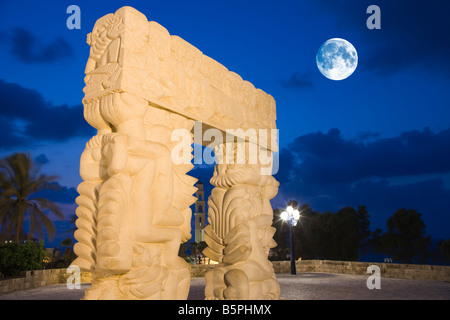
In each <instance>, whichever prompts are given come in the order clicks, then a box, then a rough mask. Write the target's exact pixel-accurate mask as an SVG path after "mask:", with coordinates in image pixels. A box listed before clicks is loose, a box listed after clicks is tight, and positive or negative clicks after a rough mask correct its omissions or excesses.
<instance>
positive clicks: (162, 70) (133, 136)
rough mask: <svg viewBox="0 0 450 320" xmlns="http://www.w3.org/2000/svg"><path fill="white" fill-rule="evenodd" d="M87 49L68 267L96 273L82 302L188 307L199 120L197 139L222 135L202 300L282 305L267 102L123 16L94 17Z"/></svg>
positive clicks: (150, 26) (271, 116) (143, 21)
mask: <svg viewBox="0 0 450 320" xmlns="http://www.w3.org/2000/svg"><path fill="white" fill-rule="evenodd" d="M88 44H89V45H90V46H91V49H90V55H89V58H88V62H87V65H86V77H85V83H86V86H85V88H84V93H85V97H84V99H83V105H84V116H85V118H86V120H87V121H88V123H89V124H90V125H92V126H93V127H94V128H96V129H97V134H96V135H95V136H94V137H92V138H91V139H90V140H89V141H88V142H87V144H86V148H85V150H84V151H83V153H82V155H81V159H80V174H81V177H82V179H83V182H82V183H81V184H80V185H79V187H78V192H79V194H80V196H79V197H78V198H77V200H76V202H77V204H78V208H77V210H76V214H77V216H78V219H77V221H76V225H77V228H78V229H77V230H76V231H75V238H76V239H77V241H78V242H77V243H76V244H75V248H74V250H75V253H76V254H77V256H78V258H77V259H76V260H75V261H74V263H73V264H74V265H78V266H79V267H81V268H82V269H86V270H89V271H91V272H92V274H93V282H92V287H91V288H90V289H88V290H86V295H85V299H186V298H187V295H188V292H189V286H190V271H189V269H190V267H189V265H188V264H187V263H186V262H185V261H184V260H183V259H181V258H179V257H178V249H179V246H180V244H181V243H183V242H186V241H188V240H189V238H190V237H191V234H190V222H191V215H192V213H191V209H190V206H191V205H192V204H193V203H194V202H195V201H196V200H197V199H196V197H194V196H193V194H194V193H195V191H196V187H194V184H195V182H196V179H195V178H193V177H190V176H189V175H187V172H189V171H190V170H191V169H192V168H193V164H192V163H191V159H192V155H191V144H192V143H193V140H194V139H193V137H194V134H197V133H196V132H194V123H195V121H198V122H199V123H200V124H201V126H200V127H201V131H202V132H200V135H203V134H204V133H205V132H206V131H207V130H216V131H215V132H216V133H217V132H218V133H219V135H221V137H222V140H220V141H216V144H215V150H214V151H215V154H216V158H217V164H216V167H215V170H214V175H213V177H212V178H211V183H212V184H213V185H214V187H215V188H214V189H213V191H212V194H211V196H210V198H209V200H208V207H209V210H208V220H209V225H208V226H207V227H206V228H205V229H204V239H205V241H206V242H207V244H208V248H207V249H205V250H204V254H205V255H207V256H208V257H209V258H210V259H212V260H216V261H217V262H219V264H218V265H217V267H216V268H215V269H213V270H212V271H209V272H208V273H207V275H206V291H205V295H206V298H207V299H278V298H279V294H280V287H279V285H278V282H277V279H276V277H275V275H274V272H273V269H272V265H271V263H270V262H269V261H268V259H267V255H268V251H269V249H270V248H271V247H273V246H275V243H274V241H273V239H272V236H273V234H274V231H275V229H274V228H273V227H271V224H272V208H271V206H270V202H269V200H270V199H272V198H273V197H274V196H275V195H276V193H277V189H278V182H277V181H276V180H275V179H274V178H273V177H272V176H271V168H272V165H273V163H272V156H271V155H272V152H275V151H277V143H276V125H275V120H276V119H275V100H274V99H273V97H272V96H270V95H269V94H267V93H265V92H264V91H262V90H260V89H256V88H254V87H253V85H252V84H251V83H249V82H248V81H244V80H243V79H242V78H241V77H240V76H239V75H237V74H236V73H234V72H231V71H228V70H227V68H225V67H224V66H223V65H221V64H220V63H218V62H217V61H215V60H213V59H211V58H209V57H207V56H205V55H203V54H202V52H201V51H200V50H198V49H197V48H195V47H194V46H192V45H191V44H189V43H187V42H186V41H184V40H183V39H181V38H180V37H177V36H174V35H170V33H169V32H168V31H167V30H166V29H165V28H164V27H162V26H161V25H159V24H158V23H156V22H154V21H150V22H149V21H148V20H147V18H146V17H145V15H143V14H142V13H140V12H139V11H137V10H135V9H133V8H131V7H123V8H120V9H119V10H117V11H116V12H115V13H114V14H112V13H110V14H108V15H106V16H104V17H102V18H100V19H99V20H98V21H97V22H96V24H95V26H94V28H93V30H92V32H91V33H90V34H89V35H88ZM180 130H181V131H180ZM175 133H177V134H175ZM174 137H175V139H174ZM230 137H231V139H230ZM202 143H203V144H204V145H206V146H208V145H209V143H210V142H209V141H202ZM186 150H187V152H186ZM255 152H256V154H255ZM180 154H182V156H181V158H179V157H178V156H179V155H180ZM267 155H268V156H267ZM177 157H178V158H177ZM175 158H177V159H175ZM180 159H181V160H180ZM203 200H204V199H203Z"/></svg>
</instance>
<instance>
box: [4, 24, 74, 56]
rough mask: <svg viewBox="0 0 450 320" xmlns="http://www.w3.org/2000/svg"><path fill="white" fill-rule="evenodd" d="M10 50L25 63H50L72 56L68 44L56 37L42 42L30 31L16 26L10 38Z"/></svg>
mask: <svg viewBox="0 0 450 320" xmlns="http://www.w3.org/2000/svg"><path fill="white" fill-rule="evenodd" d="M10 43H11V52H12V53H13V54H14V56H15V57H16V58H17V59H19V60H20V61H22V62H25V63H51V62H54V61H58V60H61V59H64V58H67V57H70V56H72V54H73V49H72V47H71V46H70V44H69V43H68V42H67V41H65V40H63V39H61V38H57V39H55V40H53V42H51V43H48V44H46V43H44V42H43V41H41V40H40V39H39V38H37V37H36V36H34V35H33V34H32V33H31V32H30V31H28V30H25V29H22V28H17V29H15V30H14V32H13V34H12V36H11V38H10Z"/></svg>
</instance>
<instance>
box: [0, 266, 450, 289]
mask: <svg viewBox="0 0 450 320" xmlns="http://www.w3.org/2000/svg"><path fill="white" fill-rule="evenodd" d="M272 265H273V268H274V271H275V273H290V272H291V264H290V261H273V262H272ZM370 265H376V266H378V267H380V270H381V277H386V278H398V279H415V280H436V281H449V282H450V266H432V265H417V264H399V263H376V262H353V261H331V260H301V261H296V270H297V273H301V272H325V273H343V274H353V275H365V276H367V275H368V273H367V267H368V266H370ZM214 267H215V265H192V266H191V277H193V278H201V277H203V276H204V275H205V273H206V272H207V271H208V270H210V269H213V268H214ZM69 276H70V274H68V273H66V269H49V270H35V271H26V272H25V273H24V275H23V276H21V277H18V278H13V279H3V280H0V294H2V293H8V292H12V291H18V290H25V289H32V288H38V287H42V286H49V285H55V284H64V283H66V282H67V278H68V277H69ZM91 280H92V276H91V274H90V273H89V272H81V283H90V282H91Z"/></svg>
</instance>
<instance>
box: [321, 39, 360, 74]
mask: <svg viewBox="0 0 450 320" xmlns="http://www.w3.org/2000/svg"><path fill="white" fill-rule="evenodd" d="M316 63H317V67H318V68H319V70H320V72H321V73H322V74H323V75H324V76H325V77H327V78H328V79H331V80H343V79H345V78H348V77H349V76H350V75H351V74H352V73H353V72H354V71H355V69H356V66H357V65H358V54H357V53H356V49H355V47H354V46H353V45H352V44H351V43H350V42H348V41H347V40H344V39H340V38H333V39H330V40H327V41H325V43H324V44H323V45H322V46H321V47H320V48H319V50H318V51H317V55H316Z"/></svg>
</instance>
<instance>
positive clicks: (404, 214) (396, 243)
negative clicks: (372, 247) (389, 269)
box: [377, 208, 431, 263]
mask: <svg viewBox="0 0 450 320" xmlns="http://www.w3.org/2000/svg"><path fill="white" fill-rule="evenodd" d="M386 227H387V232H386V233H384V234H380V232H379V231H378V232H377V236H378V237H379V240H378V248H377V249H378V251H381V252H383V253H386V254H388V255H390V256H391V257H392V259H394V260H395V261H398V262H406V263H412V262H413V261H414V260H418V261H419V262H424V261H426V259H427V258H428V251H429V247H430V245H431V238H430V237H429V236H425V223H424V222H423V221H422V218H421V214H420V213H418V212H416V210H413V209H409V210H407V209H403V208H402V209H399V210H398V211H397V212H395V213H394V214H393V215H392V216H391V217H390V218H389V219H388V221H387V223H386Z"/></svg>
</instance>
